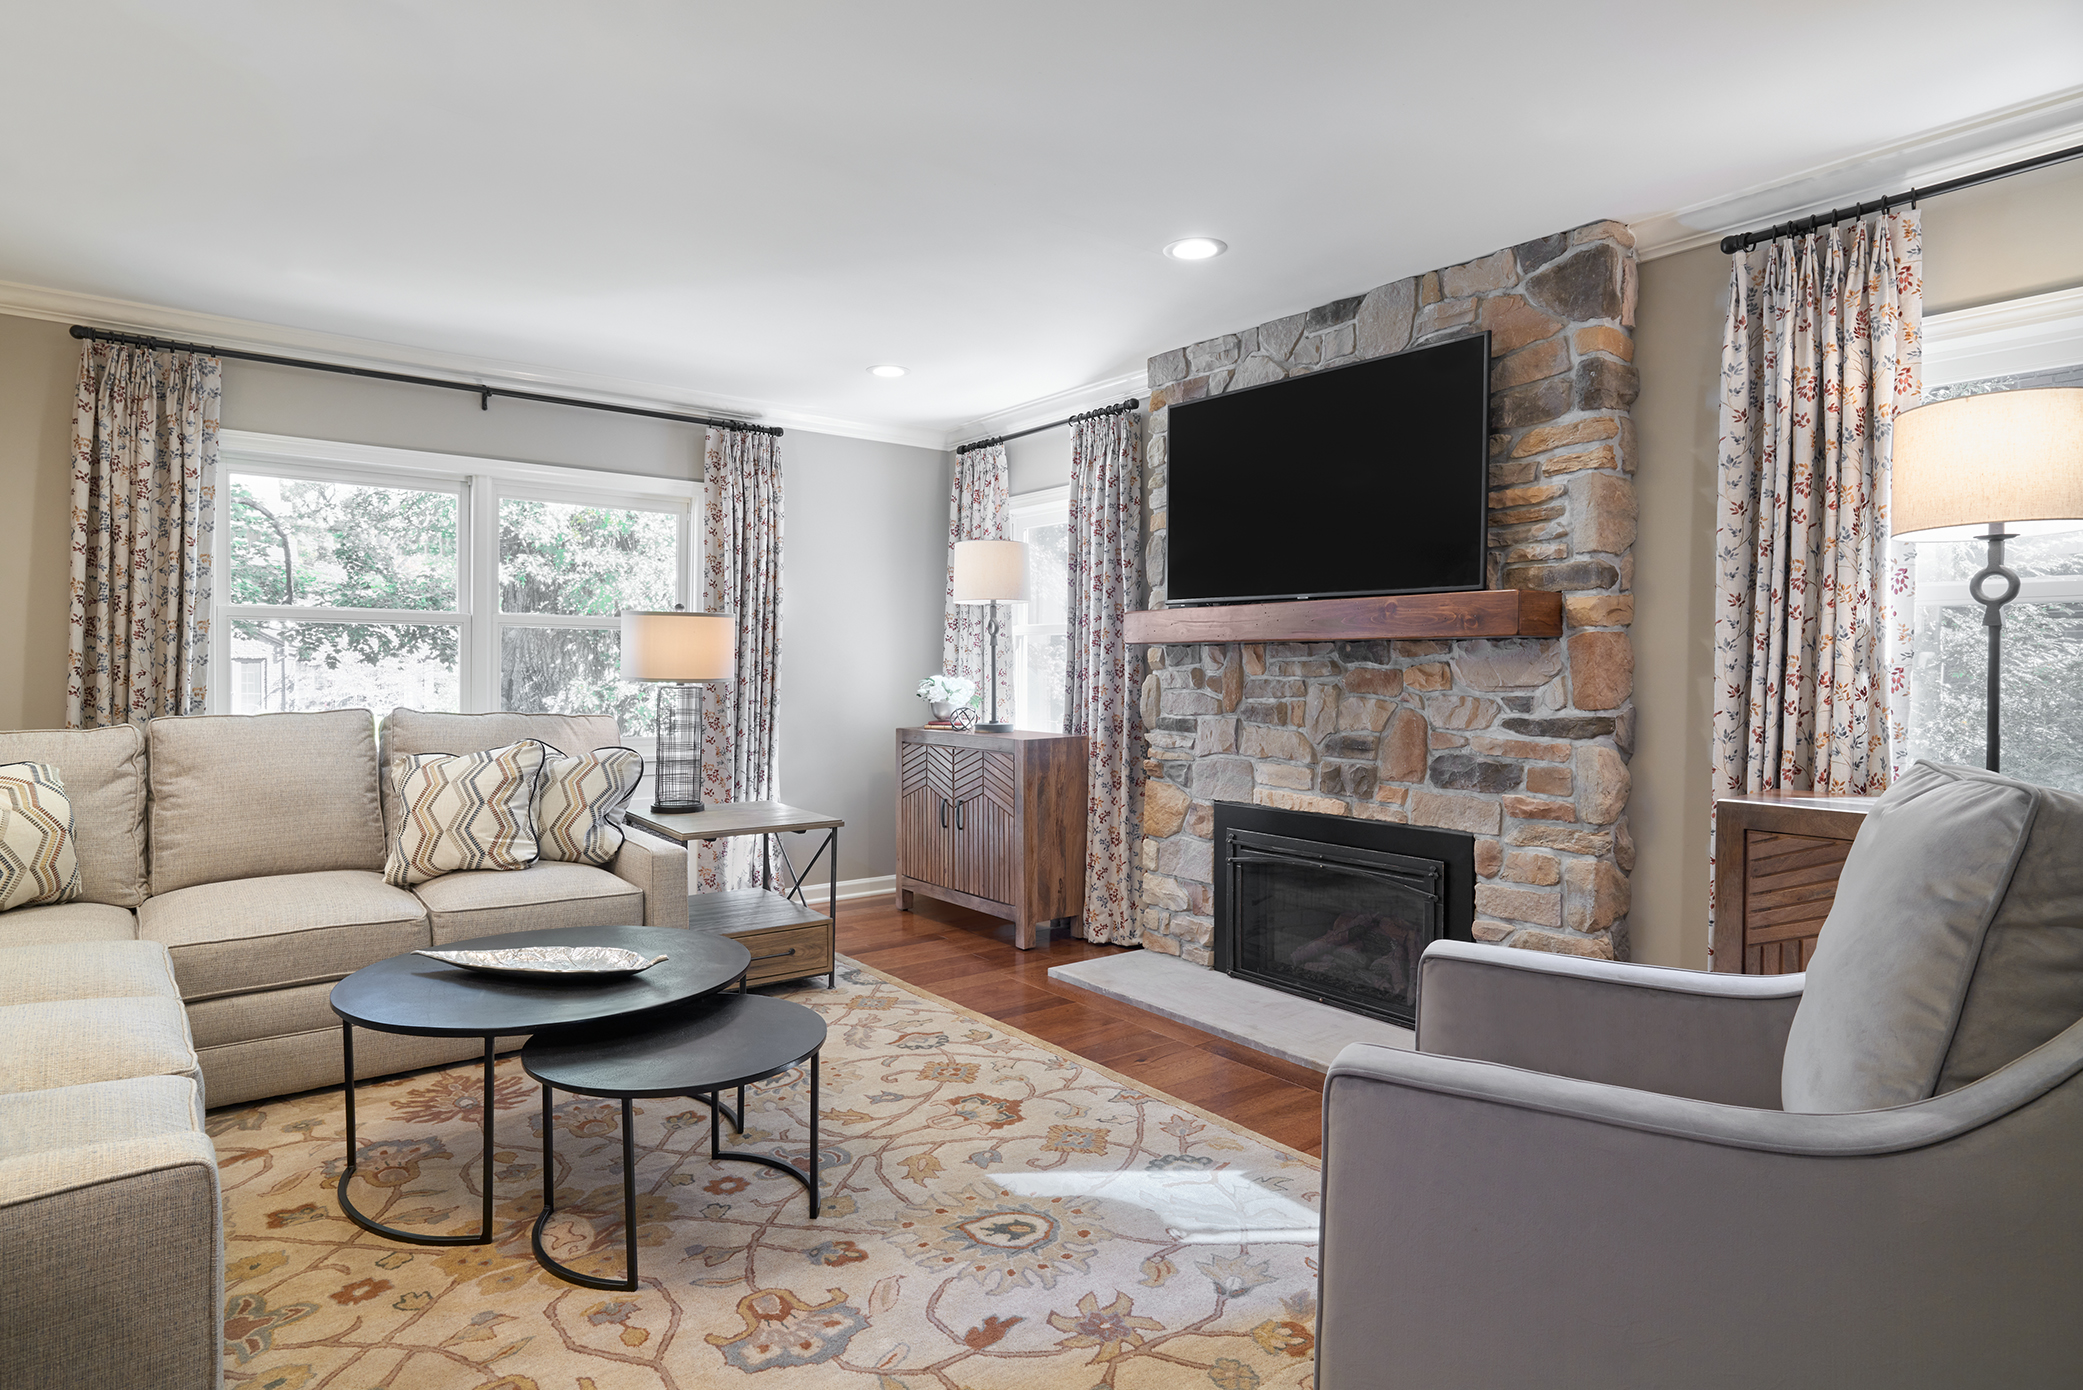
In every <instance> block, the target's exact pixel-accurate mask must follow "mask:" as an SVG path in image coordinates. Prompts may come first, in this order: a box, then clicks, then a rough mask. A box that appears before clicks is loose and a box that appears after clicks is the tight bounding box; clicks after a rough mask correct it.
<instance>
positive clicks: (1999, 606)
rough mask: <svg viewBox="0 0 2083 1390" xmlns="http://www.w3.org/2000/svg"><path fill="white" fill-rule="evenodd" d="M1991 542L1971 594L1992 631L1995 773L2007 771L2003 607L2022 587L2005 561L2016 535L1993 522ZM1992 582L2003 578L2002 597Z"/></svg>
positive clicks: (1990, 745)
mask: <svg viewBox="0 0 2083 1390" xmlns="http://www.w3.org/2000/svg"><path fill="white" fill-rule="evenodd" d="M1983 539H1984V540H1986V541H1987V542H1988V543H1989V563H1988V564H1987V565H1985V566H1983V567H1982V569H1981V571H1980V572H1979V573H1977V574H1976V575H1975V577H1974V578H1972V579H1970V580H1968V581H1967V592H1968V593H1969V594H1970V595H1972V596H1973V598H1974V601H1975V602H1976V603H1979V604H1981V605H1982V626H1983V627H1985V628H1987V629H1989V701H1988V703H1989V731H1988V734H1987V739H1986V744H1985V746H1986V748H1987V756H1986V757H1985V758H1984V760H1983V761H1984V763H1985V764H1986V765H1987V767H1988V769H1989V770H1990V771H1991V772H2001V771H2002V770H2003V608H2004V605H2005V604H2007V603H2009V602H2010V601H2011V600H2012V599H2014V598H2016V597H2018V590H2019V588H2020V585H2019V583H2018V574H2017V571H2015V570H2013V569H2012V568H2010V566H2008V565H2006V564H2004V562H2003V543H2004V542H2005V541H2008V540H2014V539H2016V533H2015V532H2012V531H2006V530H2004V529H2003V523H2001V522H1997V521H1992V522H1990V523H1989V533H1988V534H1987V535H1986V536H1984V537H1983ZM1991 579H2002V580H2003V581H2004V590H2003V592H2002V593H2000V594H1993V595H1992V594H1987V593H1984V592H1983V586H1984V585H1986V584H1987V583H1988V581H1990V580H1991Z"/></svg>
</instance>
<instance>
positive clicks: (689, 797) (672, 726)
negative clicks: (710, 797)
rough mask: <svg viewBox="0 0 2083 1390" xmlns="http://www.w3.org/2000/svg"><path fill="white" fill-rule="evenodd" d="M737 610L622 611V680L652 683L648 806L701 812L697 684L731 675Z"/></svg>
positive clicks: (735, 651) (699, 688)
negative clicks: (654, 730)
mask: <svg viewBox="0 0 2083 1390" xmlns="http://www.w3.org/2000/svg"><path fill="white" fill-rule="evenodd" d="M737 657H738V615H737V614H735V613H689V612H687V611H686V610H685V609H683V608H675V609H673V610H672V611H671V612H669V613H667V612H644V613H624V614H623V615H622V679H624V680H626V681H651V682H657V683H658V756H657V758H656V759H655V760H654V761H653V763H652V767H651V778H652V781H651V795H652V802H651V810H652V811H653V812H654V813H657V814H661V815H671V814H677V813H679V812H684V811H699V810H701V809H702V683H703V682H705V681H727V680H729V679H731V677H732V676H734V675H736V674H737V664H736V663H737Z"/></svg>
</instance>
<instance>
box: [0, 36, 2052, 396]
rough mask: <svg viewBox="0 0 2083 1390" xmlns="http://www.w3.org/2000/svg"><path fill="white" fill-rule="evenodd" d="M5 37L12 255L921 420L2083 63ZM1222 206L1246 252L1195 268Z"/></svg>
mask: <svg viewBox="0 0 2083 1390" xmlns="http://www.w3.org/2000/svg"><path fill="white" fill-rule="evenodd" d="M0 26H4V30H0V32H4V34H5V38H4V42H0V132H4V134H0V206H4V212H0V280H6V281H15V282H21V283H25V284H29V285H36V286H43V287H48V288H51V289H57V290H65V291H72V292H78V293H83V294H92V295H102V296H109V297H113V298H115V299H121V300H131V301H140V302H143V303H148V304H153V305H163V306H169V307H172V308H176V309H183V310H192V311H200V312H207V313H212V314H219V315H227V316H230V317H232V318H237V319H246V320H255V321H259V322H262V323H267V324H276V325H285V326H289V327H292V328H297V329H306V330H318V331H322V332H326V333H333V334H343V335H351V336H354V337H358V338H363V339H371V340H377V341H380V342H385V343H393V344H400V345H407V346H410V347H412V348H415V349H427V350H438V351H441V352H447V353H453V354H467V355H471V356H474V357H476V358H479V359H496V360H499V361H502V362H506V363H512V364H525V365H528V366H532V367H536V368H541V369H548V370H554V371H559V372H566V373H591V374H598V375H601V376H608V377H618V378H622V379H625V380H629V381H635V382H645V383H655V384H657V385H659V386H661V387H665V388H670V389H671V390H672V391H673V392H674V393H675V394H676V395H679V396H680V397H682V398H692V399H706V400H709V401H712V402H715V403H718V404H723V403H728V402H734V403H741V404H749V405H752V406H754V407H755V408H757V407H762V406H763V407H765V408H768V409H773V410H785V411H790V412H795V413H802V412H813V413H816V414H819V415H823V416H827V417H836V418H839V419H844V420H849V421H857V422H864V423H866V424H868V425H871V426H884V427H892V428H903V429H906V430H915V429H926V430H946V429H948V428H952V427H953V426H955V425H957V424H959V423H961V422H964V421H969V420H974V419H977V418H979V417H982V416H984V415H986V414H988V413H990V412H993V411H997V410H1001V409H1003V408H1005V407H1008V406H1011V405H1014V404H1016V403H1018V402H1022V401H1029V400H1033V399H1035V398H1038V397H1042V396H1045V395H1048V394H1050V393H1053V392H1059V391H1063V390H1065V389H1067V388H1071V387H1075V386H1077V385H1079V384H1081V383H1086V382H1091V381H1095V380H1098V379H1100V378H1104V377H1108V376H1112V375H1115V374H1118V373H1120V372H1124V371H1127V370H1130V369H1132V368H1136V367H1139V366H1140V364H1141V363H1142V361H1143V359H1144V358H1145V357H1146V356H1148V355H1149V354H1150V353H1152V352H1156V351H1161V350H1163V349H1165V348H1168V347H1172V346H1175V345H1177V344H1179V343H1182V342H1187V341H1190V340H1193V339H1196V338H1200V337H1205V336H1208V335H1210V334H1213V333H1218V332H1223V331H1227V330H1230V329H1234V328H1237V327H1239V326H1242V325H1246V324H1251V323H1255V322H1258V321H1260V320H1263V319H1266V318H1271V317H1275V316H1277V315H1279V314H1283V313H1289V312H1293V311H1295V310H1297V309H1301V308H1305V307H1308V306H1310V305H1314V304H1318V303H1321V302H1324V301H1326V300H1329V299H1333V298H1336V297H1338V296H1341V295H1346V294H1353V293H1357V292H1359V291H1361V290H1364V289H1367V288H1369V287H1370V286H1373V285H1376V284H1379V283H1382V282H1384V281H1387V280H1391V279H1394V278H1397V277H1399V276H1403V275H1407V274H1410V273H1413V272H1415V271H1419V270H1424V269H1427V268H1429V267H1433V266H1438V265H1443V264H1449V263H1452V262H1456V261H1460V260H1464V259H1467V258H1470V257H1473V256H1478V255H1481V254H1484V253H1485V252H1488V251H1490V250H1492V249H1494V248H1496V247H1498V246H1503V245H1509V244H1511V243H1513V242H1517V241H1521V240H1524V239H1527V238H1530V237H1535V236H1539V235H1543V234H1545V233H1547V232H1551V231H1555V230H1559V229H1562V228H1566V227H1570V226H1573V225H1576V224H1578V223H1582V222H1586V221H1591V220H1595V219H1597V218H1600V217H1619V218H1623V219H1629V220H1633V219H1636V218H1641V217H1645V216H1649V215H1653V214H1657V213H1664V212H1668V211H1670V210H1672V209H1680V208H1685V207H1688V206H1691V205H1696V204H1700V203H1703V202H1708V201H1711V200H1714V199H1717V198H1721V197H1724V196H1725V195H1728V194H1730V193H1732V192H1734V191H1736V190H1740V189H1745V188H1749V187H1752V186H1755V185H1759V184H1762V183H1767V182H1770V181H1772V180H1775V179H1783V178H1786V177H1788V176H1790V175H1792V174H1795V173H1797V172H1799V171H1802V170H1806V169H1811V168H1814V167H1815V166H1818V165H1821V164H1826V163H1828V162H1829V161H1831V160H1833V159H1840V158H1847V157H1850V156H1853V155H1857V154H1859V153H1861V152H1866V151H1872V150H1874V149H1876V148H1879V147H1882V146H1885V145H1887V144H1888V143H1890V142H1893V141H1899V140H1902V139H1904V138H1905V137H1908V136H1911V135H1913V134H1915V133H1916V132H1920V131H1927V130H1931V129H1933V128H1935V127H1941V126H1946V125H1949V124H1953V123H1958V122H1960V121H1963V120H1966V119H1968V118H1971V117H1973V116H1975V115H1976V114H1977V113H1982V112H1987V111H1991V110H1993V109H1996V108H1999V107H2006V106H2012V105H2015V104H2017V103H2020V102H2024V101H2028V100H2030V99H2032V98H2034V97H2037V96H2040V95H2043V94H2046V93H2052V92H2057V91H2060V90H2063V89H2068V88H2074V87H2077V86H2078V85H2079V84H2083V5H2079V4H2077V3H2076V2H2075V0H1984V3H1980V4H1977V5H1975V6H1973V7H1972V9H1971V11H1965V10H1963V9H1962V7H1961V6H1960V5H1959V4H1958V2H1957V0H1891V3H1887V4H1879V3H1842V2H1841V0H1840V2H1839V3H1832V0H1797V2H1796V0H1764V3H1755V2H1753V3H1740V4H1739V3H1736V0H1720V2H1719V3H1696V2H1695V3H1675V2H1674V0H1603V2H1599V0H1578V3H1575V4H1559V3H1554V2H1553V0H1541V3H1533V0H1489V3H1484V4H1459V5H1442V4H1436V3H1431V4H1413V3H1400V4H1382V3H1371V4H1370V3H1316V4H1297V3H1288V4H1284V5H1268V4H1264V3H1248V4H1247V3H1231V2H1230V0H1202V3H1198V4H1191V5H1187V4H1180V5H1153V4H1147V3H1141V4H1131V5H1123V4H1119V3H1116V4H1063V3H1058V4H1053V5H1047V6H1040V5H1027V6H1013V5H983V4H978V3H974V0H971V3H966V4H963V3H903V2H902V0H899V2H898V3H882V4H859V3H830V2H829V0H824V2H821V3H800V4H744V3H738V4H731V5H706V4H702V5H697V4H689V3H616V4H603V3H593V4H579V5H574V4H570V3H568V2H566V3H547V2H546V0H443V3H437V4H426V3H398V2H387V0H351V3H350V2H347V0H332V2H331V3H313V2H312V0H305V3H299V4H296V5H284V4H281V3H279V2H276V3H270V2H269V0H163V2H162V3H151V0H70V3H66V4H62V5H61V4H51V3H46V0H0ZM1189 234H1205V235H1211V236H1217V237H1221V238H1224V239H1225V240H1227V241H1228V242H1229V244H1230V248H1231V249H1230V252H1229V254H1228V255H1226V256H1224V257H1222V258H1220V259H1218V260H1215V261H1211V262H1205V263H1201V264H1184V263H1179V262H1174V261H1170V260H1167V259H1165V258H1164V257H1163V256H1162V255H1160V254H1159V248H1160V247H1161V246H1162V245H1163V244H1164V243H1166V242H1168V241H1171V240H1173V239H1175V238H1177V237H1181V236H1185V235H1189ZM888 361H893V362H899V363H902V364H904V365H905V366H907V367H909V368H910V369H911V375H909V376H908V377H905V378H903V379H901V380H898V381H882V380H877V379H875V378H872V377H870V376H868V375H867V374H866V372H865V370H864V369H865V368H866V367H867V366H868V365H870V364H871V363H876V362H888Z"/></svg>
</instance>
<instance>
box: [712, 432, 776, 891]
mask: <svg viewBox="0 0 2083 1390" xmlns="http://www.w3.org/2000/svg"><path fill="white" fill-rule="evenodd" d="M703 463H704V468H703V504H702V583H701V607H702V608H703V609H704V610H705V611H707V612H711V613H735V614H737V615H738V653H737V674H736V676H735V677H734V678H733V679H732V680H731V681H730V682H729V683H728V684H724V683H721V682H719V683H717V684H714V685H711V686H709V687H708V690H707V692H706V694H705V704H704V710H703V716H702V800H703V801H704V802H705V803H716V802H729V801H773V800H778V799H779V797H780V795H781V788H780V774H779V769H778V768H777V766H776V763H775V756H774V721H775V712H776V709H777V708H778V702H777V693H778V689H779V685H780V680H781V530H782V517H783V512H784V506H783V497H782V486H781V440H780V438H779V437H778V436H776V435H772V434H768V433H766V432H764V431H761V430H743V429H712V430H710V431H709V440H708V448H707V450H706V451H705V454H704V459H703ZM695 871H696V875H697V878H698V881H699V882H700V884H701V887H702V888H703V889H704V890H706V891H711V892H713V891H715V890H718V889H723V888H750V887H754V886H756V885H757V884H758V882H759V844H758V841H757V840H755V839H750V838H744V837H740V838H736V839H728V840H721V841H713V840H712V841H704V842H702V843H701V845H700V846H699V849H698V852H697V856H696V863H695Z"/></svg>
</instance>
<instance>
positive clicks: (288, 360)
mask: <svg viewBox="0 0 2083 1390" xmlns="http://www.w3.org/2000/svg"><path fill="white" fill-rule="evenodd" d="M72 336H73V337H75V338H89V339H92V340H93V341H95V342H98V343H129V344H131V345H132V346H135V347H147V348H163V349H165V350H166V351H168V352H200V353H205V354H207V355H209V356H211V357H233V358H237V359H238V360H239V361H241V362H266V363H269V364H270V365H272V366H276V367H301V368H303V369H304V370H305V371H307V372H337V373H338V374H340V375H341V376H365V377H373V378H374V379H376V380H377V381H402V382H404V383H405V384H406V385H408V386H438V387H440V388H441V389H442V390H444V391H468V392H469V393H470V394H472V395H473V396H476V397H477V408H478V409H479V410H490V409H491V408H492V397H494V396H504V397H505V398H506V399H508V400H512V401H536V402H538V403H540V404H542V405H568V406H573V407H575V408H577V409H579V410H612V411H614V412H615V413H616V414H617V415H642V416H645V417H647V418H649V419H652V420H673V421H676V422H678V423H680V424H683V425H713V426H714V427H716V428H717V429H725V430H751V431H753V432H755V433H758V434H771V435H776V436H778V435H779V434H780V433H781V430H780V427H779V426H776V425H755V424H751V423H749V422H748V421H744V420H715V419H711V418H710V417H709V416H706V415H678V414H675V413H674V412H672V411H670V410H646V409H644V408H643V407H642V406H636V405H614V404H612V403H610V402H608V401H582V400H579V399H577V398H575V397H572V396H543V395H538V394H536V393H535V392H533V391H509V390H507V389H506V388H505V387H503V386H484V385H480V384H478V383H477V382H471V381H449V380H446V379H444V378H442V377H437V376H407V375H406V374H405V373H403V372H380V371H377V370H376V369H375V368H374V367H343V366H340V365H338V364H337V363H333V362H306V361H304V360H303V359H302V358H297V357H271V356H269V355H268V354H267V353H264V352H241V351H239V350H238V349H237V348H221V347H211V346H209V345H208V344H206V343H177V342H175V341H173V340H172V339H171V338H146V337H141V336H140V335H138V334H136V333H112V332H110V331H109V330H107V329H105V328H87V327H84V326H83V325H81V324H77V323H76V324H74V325H73V326H72Z"/></svg>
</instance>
